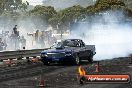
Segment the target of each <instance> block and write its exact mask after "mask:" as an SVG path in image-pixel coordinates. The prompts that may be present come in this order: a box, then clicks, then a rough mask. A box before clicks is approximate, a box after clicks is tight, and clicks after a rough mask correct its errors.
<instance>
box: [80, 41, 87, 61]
mask: <svg viewBox="0 0 132 88" xmlns="http://www.w3.org/2000/svg"><path fill="white" fill-rule="evenodd" d="M79 44H80V50H79V57H81V59H84V58H85V57H86V55H87V53H86V47H85V45H83V44H82V42H81V41H79Z"/></svg>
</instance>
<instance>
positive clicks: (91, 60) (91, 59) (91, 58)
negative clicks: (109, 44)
mask: <svg viewBox="0 0 132 88" xmlns="http://www.w3.org/2000/svg"><path fill="white" fill-rule="evenodd" d="M88 61H89V62H90V63H92V62H93V55H92V54H91V55H90V56H89V58H88Z"/></svg>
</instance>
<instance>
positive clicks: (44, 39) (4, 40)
mask: <svg viewBox="0 0 132 88" xmlns="http://www.w3.org/2000/svg"><path fill="white" fill-rule="evenodd" d="M19 33H20V32H19V31H18V28H17V25H15V26H14V28H13V29H12V31H11V33H9V31H5V32H2V34H1V36H0V51H3V50H20V49H26V48H27V47H26V45H27V41H29V40H28V39H26V38H25V37H24V36H25V35H21V36H20V34H19ZM29 35H32V37H33V41H35V43H36V45H37V46H38V45H40V47H41V48H45V47H50V46H52V45H53V43H54V42H56V41H57V39H56V38H55V37H54V36H52V32H51V31H39V30H36V32H35V33H33V34H29Z"/></svg>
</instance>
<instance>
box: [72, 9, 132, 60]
mask: <svg viewBox="0 0 132 88" xmlns="http://www.w3.org/2000/svg"><path fill="white" fill-rule="evenodd" d="M102 14H103V15H102V16H101V17H98V16H96V17H94V19H92V22H91V23H90V22H89V21H86V22H84V23H81V24H78V25H76V27H74V30H72V31H71V35H72V36H70V38H81V39H83V40H84V42H85V43H86V44H88V45H95V47H96V55H95V56H94V59H95V60H103V59H112V58H116V57H125V56H128V55H129V54H131V53H132V26H131V23H130V22H125V21H124V15H123V13H122V12H111V11H110V13H102Z"/></svg>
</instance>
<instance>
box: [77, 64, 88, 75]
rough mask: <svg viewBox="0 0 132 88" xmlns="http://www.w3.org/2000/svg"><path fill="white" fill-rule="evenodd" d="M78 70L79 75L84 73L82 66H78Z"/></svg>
mask: <svg viewBox="0 0 132 88" xmlns="http://www.w3.org/2000/svg"><path fill="white" fill-rule="evenodd" d="M78 72H79V74H80V76H84V75H85V74H86V72H85V70H84V69H83V68H82V66H79V67H78Z"/></svg>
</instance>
